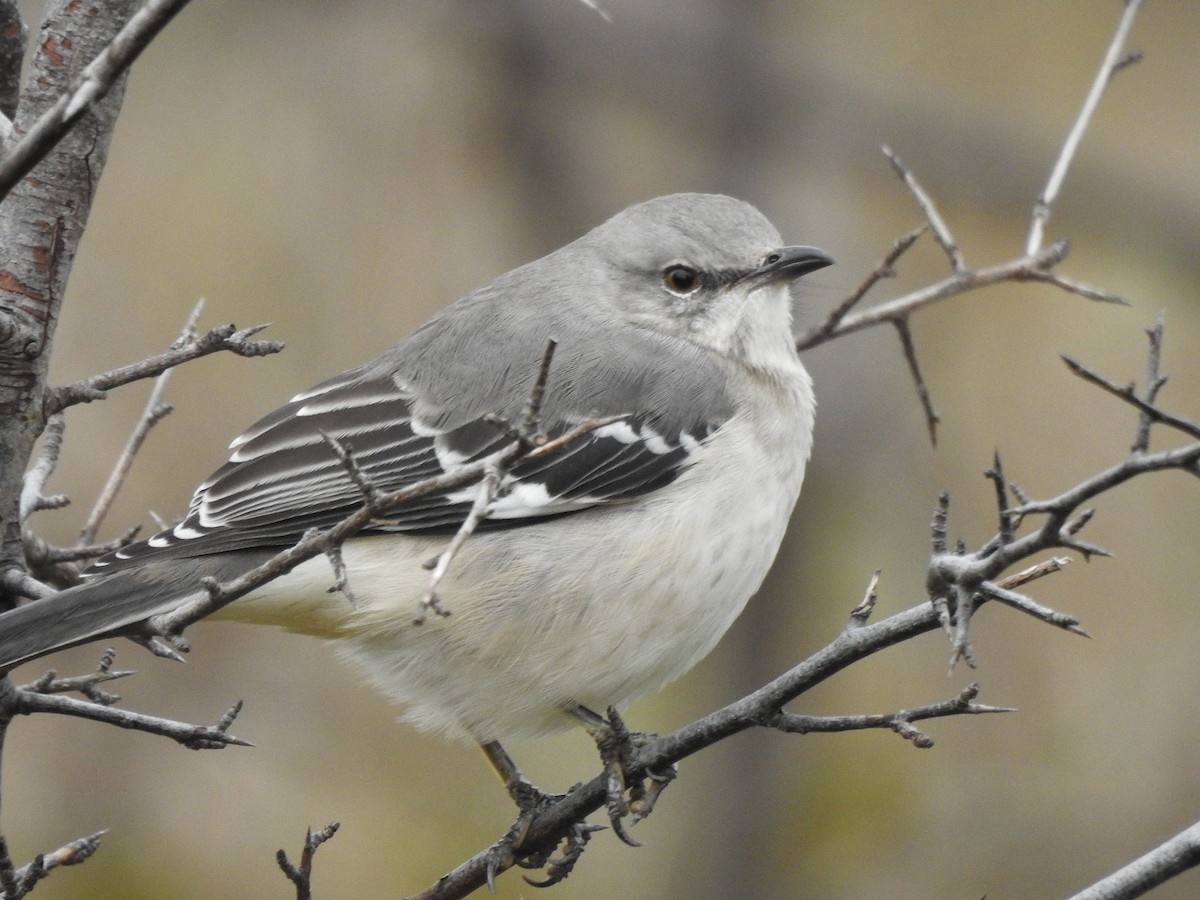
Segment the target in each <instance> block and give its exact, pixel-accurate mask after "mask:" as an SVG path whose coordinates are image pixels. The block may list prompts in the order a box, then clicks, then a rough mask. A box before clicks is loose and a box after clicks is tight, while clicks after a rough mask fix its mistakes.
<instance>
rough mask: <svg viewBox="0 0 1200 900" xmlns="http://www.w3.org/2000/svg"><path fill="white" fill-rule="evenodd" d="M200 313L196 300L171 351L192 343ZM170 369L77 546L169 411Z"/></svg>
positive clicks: (91, 538) (86, 539)
mask: <svg viewBox="0 0 1200 900" xmlns="http://www.w3.org/2000/svg"><path fill="white" fill-rule="evenodd" d="M203 310H204V301H203V300H198V301H197V302H196V305H195V306H194V307H192V312H191V315H189V316H188V320H187V322H186V323H185V324H184V326H183V330H182V331H181V332H180V335H179V338H178V340H176V341H175V344H173V345H172V348H176V347H178V348H182V347H186V346H188V345H190V344H192V343H194V342H195V341H196V323H197V322H198V321H199V319H200V313H201V312H202V311H203ZM174 371H175V370H174V369H173V368H171V369H167V370H166V371H164V372H163V373H162V374H161V375H159V376H158V377H157V378H156V379H155V380H154V388H153V389H152V390H151V391H150V396H149V397H148V398H146V405H145V406H144V407H143V408H142V414H141V415H140V416H139V417H138V420H137V424H136V425H134V427H133V430H132V431H131V432H130V433H129V439H128V440H126V442H125V446H124V447H123V448H122V450H121V455H120V456H118V457H117V461H116V463H115V464H114V465H113V469H112V472H110V473H109V476H108V480H107V481H106V482H105V483H104V487H103V488H102V489H101V491H100V495H99V496H98V497H97V498H96V502H95V504H94V505H93V506H92V510H91V512H90V513H88V517H87V522H86V523H84V526H83V529H82V530H81V531H80V533H79V543H80V544H91V543H93V542H95V540H96V534H97V533H98V532H99V531H100V525H101V524H102V523H103V522H104V517H105V516H107V515H108V511H109V509H110V508H111V507H112V504H113V501H114V500H116V498H117V494H118V493H120V490H121V487H122V486H123V485H124V484H125V478H126V476H128V474H129V470H130V469H131V468H132V467H133V461H134V459H135V458H136V456H137V454H138V451H139V450H141V449H142V444H143V443H145V441H146V437H147V436H148V435H149V434H150V429H152V428H153V427H154V426H155V425H157V424H158V423H159V422H161V421H162V420H163V418H165V417H166V416H167V415H168V414H169V413H170V412H171V407H170V406H169V405H168V404H166V403H164V402H163V397H164V396H165V395H166V392H167V385H168V384H169V383H170V381H171V373H172V372H174Z"/></svg>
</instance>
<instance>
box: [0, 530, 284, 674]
mask: <svg viewBox="0 0 1200 900" xmlns="http://www.w3.org/2000/svg"><path fill="white" fill-rule="evenodd" d="M270 555H271V551H257V552H256V551H242V552H237V553H226V554H220V555H216V556H209V557H201V558H199V559H196V560H181V559H172V560H164V561H162V562H153V563H147V564H145V565H142V566H138V567H136V568H128V569H120V570H117V571H115V572H112V573H111V574H106V575H101V576H98V577H95V578H93V579H91V580H88V581H85V582H84V583H83V584H80V585H77V586H75V587H72V588H68V589H67V590H65V591H60V592H59V593H57V594H55V595H53V596H51V597H47V598H45V599H42V600H36V601H33V602H31V603H27V604H25V605H24V606H19V607H17V608H16V609H14V610H11V611H10V612H6V613H2V614H0V672H7V671H9V670H10V669H12V668H13V667H15V666H17V665H20V664H21V663H23V662H28V661H29V660H32V659H37V658H38V657H39V656H45V655H47V654H49V653H53V652H54V651H56V650H64V649H66V648H67V647H74V646H77V645H79V644H86V643H89V642H91V641H97V640H102V639H104V638H109V637H115V636H118V635H121V634H123V633H129V632H131V631H132V630H133V626H134V625H136V624H137V623H138V622H141V621H143V620H145V619H147V618H149V617H150V616H154V615H158V614H160V613H164V612H167V611H169V610H171V609H173V608H174V607H175V606H177V605H178V604H179V603H180V602H182V601H183V600H185V599H187V598H188V597H190V596H194V595H195V594H197V593H199V592H201V591H203V587H202V585H201V581H200V579H201V578H203V577H205V576H209V577H214V578H217V579H218V580H225V579H228V578H232V577H235V576H237V575H239V574H241V573H242V572H246V571H248V570H250V569H251V568H253V567H254V566H255V565H257V564H258V563H260V562H262V561H263V559H265V558H266V557H268V556H270ZM189 563H191V564H189Z"/></svg>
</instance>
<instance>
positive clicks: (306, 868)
mask: <svg viewBox="0 0 1200 900" xmlns="http://www.w3.org/2000/svg"><path fill="white" fill-rule="evenodd" d="M341 827H342V826H341V823H340V822H330V823H329V824H328V825H326V826H325V827H324V828H322V829H321V830H320V831H318V832H316V833H315V834H314V833H313V830H312V829H311V828H310V829H308V832H307V833H306V834H305V835H304V849H303V850H301V851H300V865H299V866H298V867H297V866H294V865H292V863H291V861H290V860H289V859H288V856H287V853H286V852H285V851H284V850H278V851H276V853H275V861H276V862H277V863H278V864H279V868H280V869H282V870H283V874H284V875H286V876H287V877H288V880H289V881H290V882H291V883H292V884H293V885H295V887H296V900H311V898H312V866H313V857H314V856H316V854H317V848H318V847H320V846H321V845H322V844H323V843H325V842H326V841H327V840H329V839H330V838H331V837H333V836H334V835H335V834H337V831H338V829H339V828H341Z"/></svg>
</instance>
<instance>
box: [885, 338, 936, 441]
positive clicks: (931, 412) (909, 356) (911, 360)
mask: <svg viewBox="0 0 1200 900" xmlns="http://www.w3.org/2000/svg"><path fill="white" fill-rule="evenodd" d="M892 324H894V325H895V326H896V331H897V333H898V334H899V335H900V347H901V348H902V349H903V351H904V361H905V362H906V363H908V373H909V374H910V375H911V376H912V380H913V384H914V385H915V386H916V388H917V399H918V400H920V401H921V409H922V410H923V411H924V412H925V427H926V428H927V429H928V430H929V442H930V443H931V444H933V446H935V447H936V446H937V427H938V423H939V422H940V421H941V418H940V417H939V416H938V414H937V410H936V409H934V407H933V398H932V397H931V396H929V386H928V385H927V384H926V383H925V378H924V377H923V376H922V375H921V367H920V365H919V364H918V363H917V349H916V347H915V346H914V345H913V337H912V330H911V329H910V328H909V327H908V316H903V317H901V318H899V319H896V320H894V322H893V323H892Z"/></svg>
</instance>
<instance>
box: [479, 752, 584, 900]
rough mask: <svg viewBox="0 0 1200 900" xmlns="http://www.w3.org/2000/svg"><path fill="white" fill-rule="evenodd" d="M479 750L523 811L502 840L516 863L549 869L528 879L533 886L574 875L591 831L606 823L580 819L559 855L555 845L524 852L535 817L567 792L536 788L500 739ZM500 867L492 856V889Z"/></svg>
mask: <svg viewBox="0 0 1200 900" xmlns="http://www.w3.org/2000/svg"><path fill="white" fill-rule="evenodd" d="M479 749H481V750H482V751H483V755H484V756H485V757H487V761H488V762H489V763H490V764H491V766H492V768H493V769H494V770H495V772H496V774H497V775H498V776H500V782H501V783H502V784H503V785H504V789H505V790H506V791H508V795H509V796H510V797H512V799H513V802H514V803H516V804H517V808H518V810H520V812H519V813H518V814H517V821H516V822H514V823H513V826H512V828H510V829H509V830H508V834H506V835H505V836H504V838H503V839H502V844H507V845H508V847H510V848H511V849H512V851H513V854H514V855H513V862H515V863H516V864H517V865H518V866H520V867H521V868H523V869H541V868H543V867H545V868H546V878H545V879H543V880H542V881H533V880H531V879H529V878H526V879H525V880H526V881H528V882H529V883H530V884H532V885H533V886H534V887H550V886H551V885H553V884H558V882H560V881H562V880H563V879H564V878H566V877H567V876H568V875H569V874H571V870H572V869H574V868H575V863H576V862H578V861H579V857H580V856H581V855H582V854H583V848H584V847H585V846H587V842H588V839H589V838H590V837H591V835H592V832H594V831H596V830H597V829H599V828H601V827H603V826H600V825H589V824H587V823H586V822H577V823H576V824H575V825H574V826H573V827H572V828H571V830H570V832H569V833H568V834H567V836H566V839H565V840H566V846H565V848H564V852H563V855H562V856H560V857H558V858H554V857H552V856H551V855H550V854H551V853H552V852H553V848H550V849H541V850H534V851H532V852H530V851H525V852H524V854H523V855H522V852H521V851H522V845H523V844H524V843H525V839H526V838H527V837H528V836H529V828H530V826H531V825H532V824H533V821H534V818H535V817H536V816H537V814H538V813H539V812H540V811H541V810H543V809H545V808H546V807H547V806H549V805H550V804H552V803H555V802H557V801H558V800H561V799H562V798H563V797H564V796H566V795H565V794H547V793H545V792H544V791H542V790H539V789H538V788H537V787H535V786H534V785H533V783H532V782H531V781H530V780H529V779H528V778H526V777H525V776H524V775H523V774H521V770H520V769H519V768H517V764H516V763H515V762H513V758H512V757H511V756H509V755H508V751H507V750H505V749H504V747H502V746H501V745H500V742H499V741H488V742H487V743H486V744H480V745H479ZM500 846H501V845H499V844H498V845H497V847H496V848H493V849H494V850H495V849H497V848H498V847H500ZM497 869H498V859H497V858H492V859H489V860H488V873H487V881H488V886H489V887H491V889H492V890H493V891H494V890H495V881H496V871H497Z"/></svg>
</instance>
